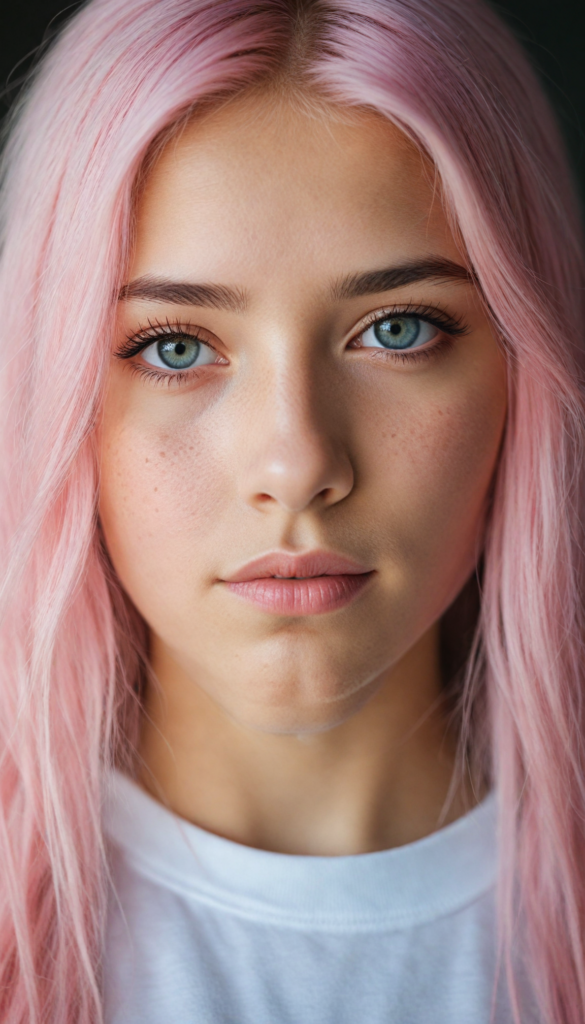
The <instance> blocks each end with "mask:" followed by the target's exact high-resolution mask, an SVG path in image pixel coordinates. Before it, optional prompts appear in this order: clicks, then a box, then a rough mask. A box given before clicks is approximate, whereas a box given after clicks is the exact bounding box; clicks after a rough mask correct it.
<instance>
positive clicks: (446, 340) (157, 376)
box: [116, 303, 469, 386]
mask: <svg viewBox="0 0 585 1024" xmlns="http://www.w3.org/2000/svg"><path fill="white" fill-rule="evenodd" d="M393 316H404V317H408V318H410V319H417V318H418V319H420V320H424V321H425V322H426V323H429V324H432V325H433V327H436V328H437V330H439V331H441V332H442V334H443V337H442V338H441V339H440V340H439V341H438V342H436V343H435V344H434V345H431V346H430V347H429V348H421V349H412V350H411V351H407V350H405V351H402V352H400V351H397V350H396V351H392V350H391V349H371V350H370V352H369V353H368V354H369V355H371V356H374V357H375V358H379V357H380V356H382V358H390V359H394V360H399V361H400V362H402V363H412V362H415V361H418V360H421V359H430V358H432V357H433V356H435V355H438V354H439V352H442V351H444V350H445V348H446V347H447V346H451V345H452V344H453V340H454V338H456V337H463V335H465V334H467V333H468V330H469V328H468V326H467V325H466V324H465V323H464V321H463V319H462V318H461V317H456V316H452V315H451V314H450V313H447V311H446V310H444V309H441V308H440V307H438V306H426V305H414V304H411V303H409V304H407V305H402V306H388V307H387V308H385V309H382V310H379V309H378V310H376V311H375V312H374V313H371V314H370V315H369V316H367V317H366V319H365V321H364V322H363V323H362V324H361V326H360V330H359V332H358V333H357V334H355V335H354V336H353V337H352V338H351V339H350V341H349V342H348V345H349V346H350V347H351V346H353V348H354V350H356V349H359V348H360V345H359V341H360V339H361V337H362V335H363V334H364V333H365V332H366V331H367V330H368V328H369V327H372V326H373V325H374V324H376V323H381V322H382V321H383V320H386V319H388V318H389V317H393ZM174 334H186V335H189V336H190V337H191V338H195V339H196V340H199V341H202V342H203V344H205V345H207V346H208V347H209V348H211V349H213V351H216V350H215V349H214V346H213V345H212V344H211V343H210V342H209V341H207V340H205V339H203V338H202V336H201V330H200V328H199V327H193V326H192V324H185V323H180V322H172V321H170V320H168V319H167V320H166V321H164V323H163V322H160V321H154V322H152V321H150V320H149V322H148V327H147V328H144V329H142V330H140V331H138V332H137V333H136V334H131V335H128V336H127V338H126V340H125V341H124V342H123V343H122V345H121V346H120V348H119V349H118V352H117V353H116V354H117V356H118V358H119V359H132V358H133V356H136V355H139V354H140V352H142V351H143V350H144V349H145V348H148V346H149V345H152V344H153V342H155V341H158V340H159V339H160V338H165V337H169V336H172V335H174ZM356 343H357V344H356ZM208 365H209V364H208ZM132 368H133V370H134V371H135V372H137V373H140V375H141V376H143V377H146V378H147V379H149V380H153V381H156V382H161V383H165V384H167V385H169V386H170V384H171V383H172V384H174V385H178V384H181V383H182V382H183V381H184V380H185V379H186V378H192V377H193V376H194V375H195V376H197V375H198V370H197V368H195V369H193V370H188V371H186V372H181V371H178V372H176V373H161V372H160V371H159V370H157V369H156V368H155V367H146V366H141V365H139V364H136V363H134V364H133V367H132Z"/></svg>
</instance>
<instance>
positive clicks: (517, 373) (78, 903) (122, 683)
mask: <svg viewBox="0 0 585 1024" xmlns="http://www.w3.org/2000/svg"><path fill="white" fill-rule="evenodd" d="M287 75H288V77H289V79H290V80H291V81H294V79H295V77H296V78H297V79H299V78H300V79H302V80H303V81H304V88H305V89H309V91H310V90H313V91H317V92H321V93H325V94H326V95H327V96H328V97H329V99H330V100H331V101H333V102H335V103H339V104H349V105H359V106H363V105H368V106H370V107H373V108H376V109H377V110H378V111H380V112H381V113H382V114H383V115H386V116H387V117H389V118H391V119H392V120H393V121H395V122H396V123H397V124H399V125H400V126H401V127H402V128H403V129H404V130H405V131H406V132H407V133H409V134H410V136H411V137H412V138H414V139H415V140H416V141H417V142H418V144H419V145H420V146H421V147H422V148H424V149H425V150H426V151H427V152H428V153H429V154H430V156H431V157H432V159H433V161H434V163H435V165H436V167H437V169H438V173H439V176H440V179H441V181H442V186H443V189H444V193H445V197H446V205H447V209H448V211H449V212H450V215H451V217H452V220H453V223H454V225H455V227H456V230H458V231H459V233H460V237H461V238H462V240H463V243H464V245H465V248H466V250H467V253H468V256H469V261H470V264H471V265H472V267H473V268H474V271H475V273H476V275H477V279H478V281H479V284H480V286H481V289H482V292H483V295H484V297H485V301H486V303H487V305H488V307H489V309H490V310H491V313H492V315H493V318H494V321H495V323H496V324H497V326H498V330H499V332H500V335H501V338H502V344H503V345H504V346H505V348H506V350H507V352H508V353H509V367H510V371H509V376H510V410H509V416H508V423H507V429H506V436H505V440H504V445H503V451H502V456H501V460H500V463H499V468H498V472H497V478H496V481H495V488H494V496H493V502H492V506H491V513H490V519H489V524H488V532H487V539H486V548H485V573H484V579H483V594H482V612H481V620H480V627H479V634H478V642H477V645H476V648H475V654H476V656H475V657H474V659H473V662H472V665H471V667H470V669H469V671H468V674H467V677H466V682H465V690H464V706H465V709H466V720H467V721H468V722H471V723H473V725H472V726H470V729H472V733H471V736H470V737H468V739H469V740H470V742H471V745H472V746H473V745H475V746H476V747H478V746H479V745H480V744H481V743H487V745H488V747H489V750H490V756H491V774H492V780H493V783H494V785H495V786H496V787H497V789H498V792H499V806H500V830H501V844H500V847H501V872H500V890H499V891H500V922H501V949H502V952H503V962H504V964H506V965H507V967H508V971H507V974H508V981H509V983H510V988H511V991H512V993H514V991H515V986H514V982H513V967H512V962H513V959H514V955H515V954H514V950H515V943H516V935H517V929H518V924H517V923H516V922H517V919H518V915H520V918H519V919H520V920H521V922H522V925H521V933H522V935H523V936H524V939H523V941H524V942H526V943H527V944H528V945H527V954H526V956H527V962H528V965H529V968H530V974H531V976H532V978H533V979H535V981H536V983H537V987H538V998H539V1000H540V1003H541V1007H542V1011H543V1013H544V1015H545V1018H546V1019H549V1020H550V1021H551V1022H554V1024H560V1022H561V1021H563V1022H564V1024H583V1020H585V955H584V938H583V937H584V934H585V933H584V926H585V870H584V867H583V858H584V854H585V784H584V772H583V769H584V764H585V758H584V749H583V725H584V722H583V719H584V694H585V691H584V687H583V682H584V674H585V657H584V651H583V595H582V585H583V564H582V561H583V550H584V541H585V538H584V535H583V469H582V467H583V462H584V455H585V445H584V436H585V435H584V402H583V394H582V390H581V372H582V368H583V362H584V360H583V344H582V329H583V304H582V297H581V296H582V292H581V286H582V282H583V276H582V274H583V270H582V268H583V263H582V257H581V252H580V248H579V238H578V235H577V233H576V229H575V224H576V222H577V214H576V211H575V208H574V206H573V205H572V203H573V199H572V191H571V183H570V181H569V180H568V174H567V170H566V166H565V163H564V158H563V150H562V145H561V143H560V141H559V138H558V134H557V130H556V128H555V126H554V124H553V122H552V119H551V116H550V112H549V110H548V108H547V105H546V102H545V101H544V99H543V97H542V95H541V92H540V89H539V87H538V85H537V83H536V81H535V78H534V76H533V74H532V72H531V71H530V69H529V67H528V66H527V63H526V60H525V58H524V57H523V56H522V54H521V53H520V52H519V50H518V48H517V46H516V45H515V44H514V42H513V41H512V39H511V38H510V36H509V35H508V33H507V32H506V30H505V29H504V27H503V26H502V25H501V24H500V22H499V21H498V20H497V19H496V17H495V16H494V15H493V14H492V13H491V12H490V11H489V9H488V8H487V7H485V6H482V5H481V3H479V2H476V0H328V2H326V3H325V2H323V3H320V2H318V0H316V2H313V3H312V2H310V0H308V2H305V3H300V2H298V3H293V2H292V0H291V2H288V3H287V0H259V2H256V3H253V4H251V3H249V2H248V0H124V2H123V3H120V0H92V2H91V3H90V4H89V5H88V6H86V7H85V8H83V9H82V10H81V11H80V13H78V14H77V15H76V16H75V17H74V18H73V19H72V21H71V22H70V24H69V26H68V27H67V28H66V29H65V31H64V32H63V34H62V35H61V37H60V39H59V40H58V42H57V43H56V45H55V46H54V47H53V49H52V50H51V51H50V52H49V54H48V56H47V57H46V58H45V60H44V61H43V62H42V64H41V65H40V67H39V69H38V70H37V72H36V74H35V77H34V80H33V81H32V84H31V86H30V87H29V89H28V90H27V94H26V95H25V97H24V101H23V102H22V103H21V104H20V109H19V111H18V116H17V118H16V119H15V121H16V123H15V126H14V130H13V131H12V133H11V137H10V139H9V143H8V146H7V151H6V156H5V162H4V178H5V181H4V192H3V196H4V198H3V205H2V221H3V228H2V233H3V255H2V262H1V266H0V308H1V314H0V323H1V324H2V344H1V349H0V351H1V361H2V366H1V375H2V376H1V380H2V397H1V406H0V408H1V410H2V427H1V429H2V446H3V447H2V451H3V458H2V501H1V503H0V507H1V520H0V543H1V545H2V559H3V563H4V566H5V572H4V575H3V586H2V590H1V593H0V599H1V611H2V620H1V630H0V643H1V664H2V680H3V684H2V689H1V691H0V729H1V736H2V749H1V755H0V863H1V864H2V874H1V879H0V1016H1V1019H2V1021H3V1022H6V1024H25V1022H26V1024H41V1022H42V1024H49V1022H51V1024H52V1022H54V1021H59V1022H62V1024H73V1022H76V1024H89V1022H94V1024H95V1022H98V1021H99V1020H100V1019H101V1009H100V976H99V965H100V956H101V943H102V935H103V919H104V907H105V899H106V889H107V886H106V881H105V880H106V867H105V863H106V862H105V857H104V850H103V844H102V838H101V830H100V804H101V792H102V780H103V774H104V766H107V765H108V764H110V763H111V761H112V759H113V757H114V756H116V755H115V752H116V751H120V750H124V749H125V746H126V747H127V748H128V747H129V745H130V744H131V739H132V730H133V728H134V726H135V722H136V716H137V712H136V709H137V708H138V706H139V699H137V698H136V690H137V686H138V681H139V677H140V661H141V658H144V657H146V649H145V640H144V632H143V630H142V631H141V627H140V624H139V623H136V622H135V621H133V619H132V618H131V615H130V614H129V616H128V617H127V618H126V620H124V621H121V618H122V617H121V613H120V609H121V608H123V602H121V601H120V598H119V595H118V594H117V591H116V584H115V580H113V579H112V573H111V571H110V570H109V568H108V563H107V558H106V557H105V556H104V554H103V549H102V545H101V542H100V536H99V528H98V523H97V518H96V493H97V489H98V478H97V469H96V453H95V438H94V427H95V423H96V420H97V418H98V417H99V410H100V401H101V396H102V392H103V387H104V380H105V375H106V371H107V366H108V360H109V339H110V330H111V324H112V318H113V315H114V308H115V296H116V294H117V292H118V289H119V286H120V284H121V282H122V276H123V273H124V267H125V260H126V256H127V252H128V247H129V245H130V243H131V238H130V233H131V229H130V226H131V209H132V196H133V185H134V182H135V180H136V176H137V174H138V172H139V170H140V167H141V164H142V162H143V160H144V158H145V155H146V154H147V152H148V151H149V147H150V146H151V145H152V142H153V139H155V138H156V136H157V135H158V133H160V132H161V131H162V130H163V129H164V128H165V127H167V126H169V125H170V124H172V123H173V121H175V120H176V119H177V118H179V117H180V116H181V115H182V114H183V113H184V112H185V111H186V110H188V109H189V108H191V107H192V106H193V104H195V103H197V101H199V100H201V99H203V98H206V99H207V98H212V97H216V96H219V95H221V94H226V93H230V92H231V93H234V92H238V91H241V90H242V89H245V88H247V87H249V86H251V85H253V84H254V83H259V82H261V81H262V80H270V79H271V78H274V77H280V79H281V80H285V79H286V77H287ZM133 723H134V724H133ZM514 998H515V997H514ZM521 1013H522V1006H521V1005H520V1003H517V1014H518V1016H519V1017H520V1014H521Z"/></svg>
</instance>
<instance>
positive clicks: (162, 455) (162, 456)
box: [159, 452, 167, 459]
mask: <svg viewBox="0 0 585 1024" xmlns="http://www.w3.org/2000/svg"><path fill="white" fill-rule="evenodd" d="M166 454H167V453H166V452H159V455H160V457H161V459H164V458H166Z"/></svg>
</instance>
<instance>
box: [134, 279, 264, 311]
mask: <svg viewBox="0 0 585 1024" xmlns="http://www.w3.org/2000/svg"><path fill="white" fill-rule="evenodd" d="M118 298H119V299H120V300H122V301H123V300H124V299H146V300H150V301H151V302H166V303H171V304H172V305H174V306H208V307H210V308H211V309H227V310H230V311H231V312H234V313H241V312H242V310H244V309H245V308H246V305H247V296H246V293H245V292H243V291H241V290H240V289H239V288H230V287H228V286H227V285H224V284H194V283H192V282H190V281H171V280H169V279H168V278H166V277H152V276H151V275H149V274H147V275H145V276H144V277H137V278H136V280H135V281H130V283H129V284H125V285H124V287H123V288H122V289H121V290H120V294H119V295H118Z"/></svg>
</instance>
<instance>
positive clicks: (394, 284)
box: [333, 256, 474, 299]
mask: <svg viewBox="0 0 585 1024" xmlns="http://www.w3.org/2000/svg"><path fill="white" fill-rule="evenodd" d="M432 278H434V279H435V280H441V279H442V280H455V281H465V282H466V283H467V284H473V283H474V277H473V274H472V273H471V272H470V271H469V270H467V268H466V267H463V266H461V265H460V264H459V263H454V262H453V260H447V259H443V258H442V257H439V256H429V257H427V258H426V259H422V260H408V261H407V262H406V263H399V264H397V265H396V266H394V267H386V268H385V269H384V270H367V271H366V272H365V273H363V274H348V276H347V277H344V278H341V279H340V280H339V281H336V283H335V284H334V286H333V296H334V298H336V299H355V298H357V297H358V296H360V295H370V294H372V293H374V292H389V291H392V290H393V289H394V288H402V287H404V285H407V284H414V283H415V282H416V281H428V280H430V279H432Z"/></svg>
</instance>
